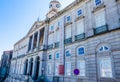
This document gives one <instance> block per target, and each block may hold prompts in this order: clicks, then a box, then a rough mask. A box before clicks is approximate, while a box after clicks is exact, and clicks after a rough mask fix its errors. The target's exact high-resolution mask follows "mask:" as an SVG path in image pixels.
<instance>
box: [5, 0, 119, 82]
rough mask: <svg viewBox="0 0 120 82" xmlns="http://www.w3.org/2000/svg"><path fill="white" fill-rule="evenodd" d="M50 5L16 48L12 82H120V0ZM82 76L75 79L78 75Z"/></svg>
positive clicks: (11, 74)
mask: <svg viewBox="0 0 120 82" xmlns="http://www.w3.org/2000/svg"><path fill="white" fill-rule="evenodd" d="M60 7H61V4H60V2H59V1H57V0H52V1H51V2H50V5H49V8H50V10H49V12H48V13H47V14H46V19H45V20H43V21H36V22H35V23H34V24H33V26H32V27H31V29H30V31H29V32H28V33H27V35H26V36H25V37H24V38H23V39H21V40H20V41H18V42H17V43H16V44H15V45H14V54H13V59H12V61H11V71H10V76H9V77H8V79H7V80H9V81H11V82H16V81H18V82H19V81H23V82H24V81H27V79H28V76H30V78H29V81H30V82H32V81H33V80H37V79H39V77H40V76H42V75H43V76H44V77H45V81H46V82H120V0H109V1H108V0H75V1H74V2H72V3H71V4H70V5H68V6H67V7H66V8H64V9H63V10H60ZM75 69H77V70H78V71H79V72H80V73H79V74H78V75H76V74H75V73H74V70H75ZM7 80H6V81H7Z"/></svg>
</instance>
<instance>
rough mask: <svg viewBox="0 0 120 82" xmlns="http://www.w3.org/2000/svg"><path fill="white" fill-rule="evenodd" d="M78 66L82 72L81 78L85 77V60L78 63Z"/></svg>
mask: <svg viewBox="0 0 120 82" xmlns="http://www.w3.org/2000/svg"><path fill="white" fill-rule="evenodd" d="M77 66H78V69H79V70H80V74H79V76H85V61H84V60H80V61H78V64H77Z"/></svg>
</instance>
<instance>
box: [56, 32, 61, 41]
mask: <svg viewBox="0 0 120 82" xmlns="http://www.w3.org/2000/svg"><path fill="white" fill-rule="evenodd" d="M55 41H56V42H60V30H57V31H56V38H55Z"/></svg>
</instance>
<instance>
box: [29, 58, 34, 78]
mask: <svg viewBox="0 0 120 82" xmlns="http://www.w3.org/2000/svg"><path fill="white" fill-rule="evenodd" d="M32 70H33V58H31V59H30V70H29V74H30V76H32Z"/></svg>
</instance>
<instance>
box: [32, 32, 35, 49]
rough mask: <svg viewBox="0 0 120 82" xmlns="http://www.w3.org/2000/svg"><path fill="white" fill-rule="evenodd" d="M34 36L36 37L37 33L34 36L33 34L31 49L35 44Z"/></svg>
mask: <svg viewBox="0 0 120 82" xmlns="http://www.w3.org/2000/svg"><path fill="white" fill-rule="evenodd" d="M34 37H35V34H33V36H32V42H31V43H32V44H31V50H33V45H34Z"/></svg>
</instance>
